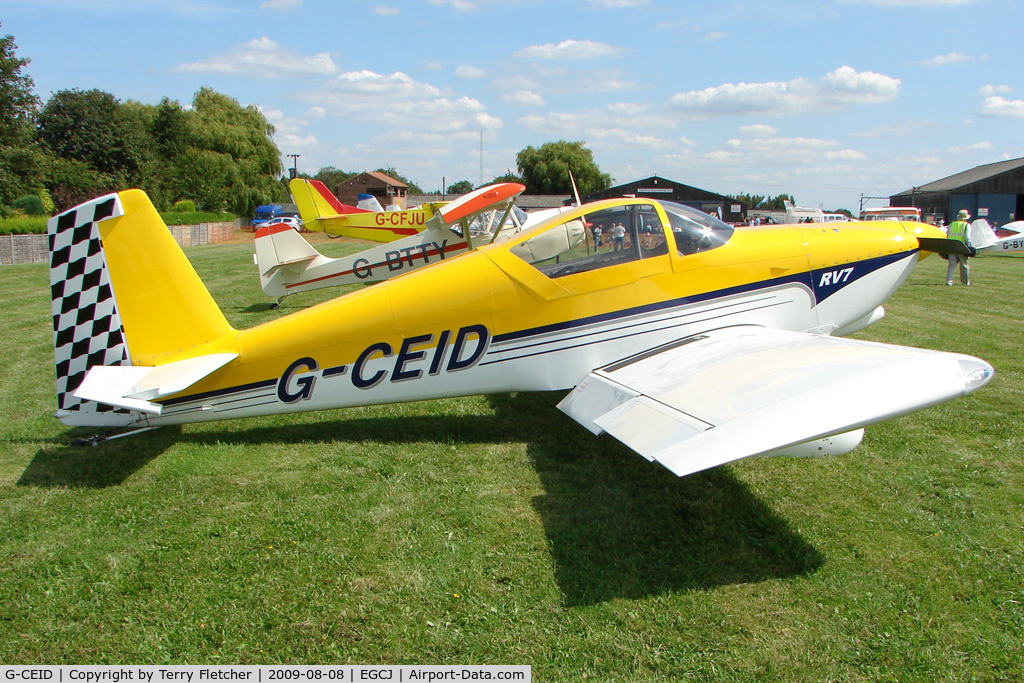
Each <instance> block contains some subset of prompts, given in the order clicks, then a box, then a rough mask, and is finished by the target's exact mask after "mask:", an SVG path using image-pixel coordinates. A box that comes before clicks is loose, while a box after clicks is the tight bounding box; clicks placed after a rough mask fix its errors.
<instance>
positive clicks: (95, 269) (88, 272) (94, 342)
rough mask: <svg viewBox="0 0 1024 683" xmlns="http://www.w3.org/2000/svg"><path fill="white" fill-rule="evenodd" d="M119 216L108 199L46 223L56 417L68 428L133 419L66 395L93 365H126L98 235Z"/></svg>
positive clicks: (118, 207) (116, 200) (111, 197)
mask: <svg viewBox="0 0 1024 683" xmlns="http://www.w3.org/2000/svg"><path fill="white" fill-rule="evenodd" d="M123 214H124V210H123V208H122V206H121V201H120V199H119V198H118V196H117V195H116V194H111V195H107V196H105V197H100V198H98V199H94V200H92V201H91V202H87V203H85V204H82V205H80V206H77V207H75V208H74V209H71V210H70V211H66V212H65V213H62V214H60V215H59V216H55V217H54V218H51V219H50V220H49V222H48V223H47V233H48V236H49V241H50V291H51V296H52V309H53V355H54V362H55V363H56V371H57V409H58V410H57V416H58V417H60V418H61V419H62V420H64V421H65V422H69V424H79V423H81V424H96V423H97V422H99V423H103V422H106V423H108V424H110V425H112V426H114V425H125V424H130V423H131V422H133V421H134V420H135V417H134V416H133V415H132V414H131V413H130V412H129V411H127V410H123V409H115V408H114V407H113V406H108V405H103V404H99V403H94V402H92V401H83V400H81V399H78V398H75V396H74V395H73V393H72V392H74V391H75V389H77V388H78V387H79V385H81V383H82V380H83V379H85V374H86V372H87V371H88V370H89V368H91V367H93V366H94V365H111V366H113V365H131V359H130V358H129V356H128V347H127V345H126V344H125V339H124V331H123V329H122V326H121V315H120V313H119V312H118V310H117V303H116V301H115V300H114V290H113V288H112V287H111V284H110V272H109V270H108V269H107V264H106V260H105V259H104V256H103V249H102V247H101V246H100V235H99V223H100V222H101V221H104V220H108V219H111V218H115V217H118V216H121V215H123ZM76 418H78V419H76Z"/></svg>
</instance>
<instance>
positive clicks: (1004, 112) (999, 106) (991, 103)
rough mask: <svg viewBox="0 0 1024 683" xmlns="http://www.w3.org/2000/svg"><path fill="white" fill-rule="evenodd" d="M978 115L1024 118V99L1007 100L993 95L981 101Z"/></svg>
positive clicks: (999, 117)
mask: <svg viewBox="0 0 1024 683" xmlns="http://www.w3.org/2000/svg"><path fill="white" fill-rule="evenodd" d="M978 115H979V116H989V117H992V118H997V119H1024V100H1007V99H1005V98H1003V97H999V96H998V95H992V96H991V97H986V98H985V101H984V102H982V103H981V110H980V111H979V112H978Z"/></svg>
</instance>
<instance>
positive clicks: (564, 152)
mask: <svg viewBox="0 0 1024 683" xmlns="http://www.w3.org/2000/svg"><path fill="white" fill-rule="evenodd" d="M516 164H517V165H518V166H519V173H520V175H521V176H522V177H523V182H524V183H525V185H526V192H527V193H529V194H572V180H571V179H570V173H571V175H572V177H573V178H575V179H576V187H577V188H578V189H579V191H580V194H581V195H584V194H589V193H590V192H596V191H598V190H605V189H607V188H609V187H611V184H612V179H611V176H610V175H608V174H607V173H602V172H601V169H600V168H598V166H597V164H596V163H595V162H594V154H593V152H591V151H590V150H589V149H587V148H586V147H584V146H583V142H566V141H565V140H559V141H558V142H545V143H544V144H543V145H541V146H540V147H539V148H536V149H535V148H534V147H527V148H526V149H524V150H522V151H520V152H519V154H517V155H516Z"/></svg>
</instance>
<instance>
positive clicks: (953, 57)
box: [917, 52, 987, 66]
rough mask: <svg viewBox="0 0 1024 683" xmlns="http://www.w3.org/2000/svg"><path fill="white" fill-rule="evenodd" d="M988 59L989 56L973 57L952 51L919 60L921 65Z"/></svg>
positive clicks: (966, 62)
mask: <svg viewBox="0 0 1024 683" xmlns="http://www.w3.org/2000/svg"><path fill="white" fill-rule="evenodd" d="M985 59H987V57H971V56H970V55H965V54H963V53H962V52H950V53H949V54H946V55H936V56H935V57H931V58H929V59H922V60H921V61H919V62H917V64H920V65H921V66H949V65H951V64H970V63H971V62H977V61H982V60H985Z"/></svg>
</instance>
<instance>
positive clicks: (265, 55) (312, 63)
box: [172, 36, 338, 78]
mask: <svg viewBox="0 0 1024 683" xmlns="http://www.w3.org/2000/svg"><path fill="white" fill-rule="evenodd" d="M337 70H338V67H337V65H336V64H335V63H334V60H333V59H331V55H330V54H328V53H327V52H321V53H319V54H316V55H313V56H312V57H307V56H305V55H301V54H299V53H297V52H294V51H292V50H289V49H287V48H283V47H281V45H280V44H279V43H278V42H277V41H274V40H271V39H270V38H267V37H266V36H264V37H263V38H256V39H254V40H250V41H249V42H248V43H242V44H241V45H236V46H234V47H233V48H231V49H230V50H229V51H228V52H227V53H225V54H222V55H215V56H213V57H210V58H209V59H204V60H202V61H199V62H190V63H188V64H181V65H179V66H176V67H174V68H173V69H172V71H176V72H180V73H195V74H203V73H215V74H224V75H230V76H246V77H249V78H292V77H295V76H304V75H329V74H333V73H335V72H336V71H337Z"/></svg>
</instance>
